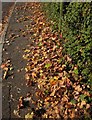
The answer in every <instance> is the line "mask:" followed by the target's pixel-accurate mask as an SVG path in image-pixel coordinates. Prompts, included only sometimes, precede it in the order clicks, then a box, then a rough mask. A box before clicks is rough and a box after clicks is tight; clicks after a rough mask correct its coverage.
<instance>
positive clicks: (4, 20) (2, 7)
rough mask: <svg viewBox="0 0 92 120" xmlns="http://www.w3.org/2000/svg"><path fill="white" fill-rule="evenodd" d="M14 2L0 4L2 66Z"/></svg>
mask: <svg viewBox="0 0 92 120" xmlns="http://www.w3.org/2000/svg"><path fill="white" fill-rule="evenodd" d="M14 4H15V3H14V2H12V3H11V2H0V11H2V12H0V65H1V63H2V48H3V43H4V38H5V33H6V31H7V27H8V23H9V20H10V17H11V14H12V11H13V9H12V8H13V7H14ZM1 118H2V69H1V68H0V119H1Z"/></svg>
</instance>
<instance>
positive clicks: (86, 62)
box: [43, 2, 92, 85]
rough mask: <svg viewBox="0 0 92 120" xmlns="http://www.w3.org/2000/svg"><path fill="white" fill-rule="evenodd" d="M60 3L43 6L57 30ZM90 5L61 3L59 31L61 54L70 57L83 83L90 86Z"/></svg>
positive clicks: (91, 33) (91, 59)
mask: <svg viewBox="0 0 92 120" xmlns="http://www.w3.org/2000/svg"><path fill="white" fill-rule="evenodd" d="M60 4H61V3H45V4H44V5H43V8H44V11H45V12H46V15H47V17H48V18H49V20H53V21H54V25H53V28H54V30H55V29H56V30H57V29H58V25H60V24H58V23H59V20H60ZM91 6H92V3H77V2H76V3H63V16H62V17H61V19H62V22H61V31H62V33H63V40H62V43H63V46H64V50H63V53H65V54H66V53H67V54H68V55H70V56H71V57H72V59H73V61H74V64H77V65H78V74H80V75H82V77H83V80H84V82H86V83H87V84H90V85H91V84H92V53H91V51H92V41H91V38H92V32H91V31H92V13H91V11H92V7H91Z"/></svg>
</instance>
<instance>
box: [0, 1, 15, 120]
mask: <svg viewBox="0 0 92 120" xmlns="http://www.w3.org/2000/svg"><path fill="white" fill-rule="evenodd" d="M15 5H16V1H15V3H14V5H13V7H12V9H11V11H10V15H9V17H8V22H7V23H6V24H5V28H4V30H3V31H2V34H1V36H0V40H1V42H0V65H1V63H2V49H3V44H4V40H5V35H6V32H7V29H8V26H9V23H10V19H11V16H12V14H13V11H14V8H15ZM1 119H2V69H1V68H0V120H1Z"/></svg>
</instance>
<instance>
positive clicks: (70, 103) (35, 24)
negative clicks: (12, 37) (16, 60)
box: [23, 3, 92, 119]
mask: <svg viewBox="0 0 92 120" xmlns="http://www.w3.org/2000/svg"><path fill="white" fill-rule="evenodd" d="M30 8H31V10H32V12H33V13H32V16H31V20H32V22H31V24H30V25H26V28H27V29H28V28H29V27H31V28H30V40H31V45H30V47H29V48H28V49H26V50H25V51H24V52H25V55H23V58H24V59H26V60H27V61H28V64H27V66H26V68H25V71H26V74H25V79H26V85H27V86H28V87H31V86H33V83H36V84H37V90H38V91H37V92H36V93H35V95H36V97H37V98H38V99H39V102H38V103H37V105H36V110H33V112H32V113H28V114H27V115H26V116H25V118H33V117H34V115H36V112H37V110H42V109H45V111H44V113H43V114H40V116H38V117H42V118H64V119H68V118H70V119H73V118H81V119H82V118H84V119H86V118H90V117H92V116H91V114H90V113H91V112H92V109H91V107H92V98H91V97H92V94H91V93H90V92H89V91H88V90H89V89H90V85H86V84H81V81H82V76H81V75H79V74H78V66H77V65H76V64H75V65H74V64H73V60H72V59H71V58H70V57H69V56H68V55H63V54H62V50H63V47H62V43H61V39H62V38H63V36H62V33H61V34H60V33H58V32H55V31H52V29H51V27H50V26H51V25H52V24H53V22H52V21H51V22H47V21H46V17H45V16H44V13H43V12H42V10H41V4H40V3H31V4H30ZM34 87H35V86H34ZM38 112H39V111H38Z"/></svg>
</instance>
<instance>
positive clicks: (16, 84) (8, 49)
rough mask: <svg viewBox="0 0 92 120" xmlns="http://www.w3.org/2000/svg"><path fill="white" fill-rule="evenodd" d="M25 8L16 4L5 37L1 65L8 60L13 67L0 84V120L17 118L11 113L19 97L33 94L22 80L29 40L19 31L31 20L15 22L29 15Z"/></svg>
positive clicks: (25, 4) (32, 90)
mask: <svg viewBox="0 0 92 120" xmlns="http://www.w3.org/2000/svg"><path fill="white" fill-rule="evenodd" d="M28 4H29V3H28ZM26 7H27V3H24V2H23V3H19V2H18V3H16V6H15V9H14V12H13V14H12V17H11V19H10V23H9V27H8V30H7V33H6V37H5V43H4V47H3V63H5V62H6V61H7V60H10V61H11V64H12V65H13V73H12V75H10V76H8V77H7V78H6V79H4V80H3V82H2V101H3V102H2V118H8V119H10V118H17V116H15V115H14V114H13V111H14V110H16V108H17V104H18V99H19V97H20V96H22V95H26V93H27V92H29V91H31V92H34V88H31V90H30V88H29V87H27V86H26V81H25V78H24V75H25V67H26V64H27V61H25V60H24V59H23V54H24V49H25V48H27V46H28V45H29V44H31V41H30V39H29V37H30V34H29V35H27V36H22V34H21V32H20V31H21V30H25V25H29V24H30V23H31V20H30V19H25V20H22V21H21V22H19V23H18V22H16V21H17V20H18V19H21V18H24V17H25V16H27V15H29V16H30V15H31V10H30V9H26ZM11 34H15V36H17V37H15V38H14V39H11V38H10V35H11ZM24 88H25V89H24ZM24 112H28V111H26V110H24V111H22V113H21V115H22V117H24V116H23V115H24Z"/></svg>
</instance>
